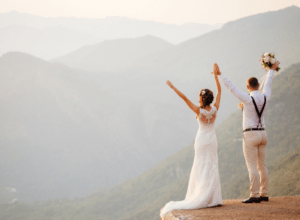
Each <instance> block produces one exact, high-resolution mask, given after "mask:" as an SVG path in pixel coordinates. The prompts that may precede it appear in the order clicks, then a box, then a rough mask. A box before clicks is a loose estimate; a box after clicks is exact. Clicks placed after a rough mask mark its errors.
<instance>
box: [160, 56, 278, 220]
mask: <svg viewBox="0 0 300 220" xmlns="http://www.w3.org/2000/svg"><path fill="white" fill-rule="evenodd" d="M278 64H279V62H278V63H277V64H274V65H273V66H272V67H271V69H270V71H269V72H268V75H267V78H266V79H265V84H264V87H263V92H262V93H260V91H259V82H258V80H257V79H256V78H255V77H251V78H249V79H248V80H247V89H248V91H249V93H250V95H249V94H246V93H244V92H242V91H240V90H239V89H238V88H236V87H235V85H234V84H233V83H232V82H230V81H228V80H227V79H226V77H225V76H224V74H222V73H221V72H220V70H219V67H218V65H217V64H214V66H213V72H212V73H213V75H214V78H215V81H216V86H217V94H216V99H215V102H214V104H213V105H211V104H212V102H213V99H214V95H213V92H212V91H210V90H209V89H202V90H201V91H200V94H199V103H200V106H197V105H195V104H193V103H192V102H191V101H190V100H189V99H188V98H187V97H186V96H185V95H184V94H183V93H181V92H180V91H179V90H178V89H177V88H175V87H174V86H173V85H172V83H171V82H170V81H167V85H168V86H170V87H171V89H173V90H174V91H175V92H176V93H177V94H178V95H179V96H180V97H181V98H182V99H183V100H184V101H185V102H186V104H187V105H188V106H189V107H190V109H191V110H192V111H193V112H195V113H196V118H197V121H198V124H199V130H198V133H197V136H196V140H195V144H194V149H195V156H194V163H193V167H192V170H191V174H190V179H189V184H188V190H187V193H186V197H185V199H184V200H183V201H176V202H174V201H171V202H169V203H167V204H166V205H165V206H164V208H163V209H162V210H161V212H160V217H161V219H162V220H164V217H165V215H166V214H167V213H168V212H170V211H172V210H175V209H198V208H207V207H213V206H220V205H222V204H223V202H222V194H221V185H220V177H219V170H218V154H217V147H218V143H217V138H216V133H215V127H214V123H215V120H216V117H217V112H218V109H219V106H220V100H221V85H220V82H219V78H218V77H219V76H220V77H221V79H222V81H223V83H224V85H225V86H226V87H227V89H229V91H230V92H231V93H232V94H233V95H234V96H235V97H237V98H238V99H239V100H240V101H241V102H242V104H243V129H244V130H243V151H244V156H245V160H246V164H247V168H248V172H249V178H250V198H248V199H246V200H243V201H242V202H243V203H253V202H255V203H260V202H261V201H268V200H269V199H268V171H267V167H266V163H265V148H266V145H267V133H266V131H265V128H264V116H265V112H266V109H267V107H268V103H269V101H270V97H271V84H272V80H273V78H274V70H276V69H277V68H278V66H277V65H278ZM259 176H260V177H259Z"/></svg>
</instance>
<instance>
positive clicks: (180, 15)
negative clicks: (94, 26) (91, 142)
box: [0, 0, 300, 24]
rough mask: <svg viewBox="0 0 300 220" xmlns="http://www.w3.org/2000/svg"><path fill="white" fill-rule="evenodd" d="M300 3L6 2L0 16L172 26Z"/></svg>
mask: <svg viewBox="0 0 300 220" xmlns="http://www.w3.org/2000/svg"><path fill="white" fill-rule="evenodd" d="M291 5H296V6H298V7H299V6H300V1H299V0H264V1H259V0H226V1H224V0H210V1H207V0H206V1H204V0H185V1H183V0H126V1H124V0H100V1H98V0H73V1H70V0H51V1H50V0H44V1H40V0H27V1H21V0H5V1H4V2H3V1H2V3H1V8H0V13H5V12H10V11H13V10H15V11H18V12H22V13H29V14H33V15H39V16H44V17H59V16H64V17H87V18H105V17H106V16H125V17H129V18H135V19H140V20H152V21H157V22H164V23H169V24H183V23H187V22H194V23H206V24H214V23H226V22H228V21H232V20H236V19H238V18H241V17H246V16H249V15H254V14H258V13H263V12H267V11H275V10H279V9H282V8H286V7H289V6H291Z"/></svg>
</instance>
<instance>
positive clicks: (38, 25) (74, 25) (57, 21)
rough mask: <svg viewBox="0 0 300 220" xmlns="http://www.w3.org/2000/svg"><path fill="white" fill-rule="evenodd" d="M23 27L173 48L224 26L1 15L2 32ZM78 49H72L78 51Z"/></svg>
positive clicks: (124, 18)
mask: <svg viewBox="0 0 300 220" xmlns="http://www.w3.org/2000/svg"><path fill="white" fill-rule="evenodd" d="M11 25H21V26H26V27H31V28H35V29H45V28H56V27H61V28H67V29H72V30H76V31H79V32H83V33H86V34H88V35H91V36H95V37H98V38H101V39H103V40H112V39H118V38H136V37H141V36H145V35H153V36H156V37H158V38H162V39H164V40H166V41H168V42H171V43H172V44H178V43H181V42H183V41H186V40H188V39H191V38H193V37H197V36H199V35H202V34H205V33H208V32H210V31H212V30H215V29H218V28H220V27H221V26H222V24H214V25H209V24H198V23H186V24H183V25H175V24H165V23H161V22H154V21H142V20H138V19H133V18H126V17H106V18H104V19H102V18H75V17H47V18H46V17H41V16H34V15H30V14H26V13H20V12H17V11H11V12H7V13H1V14H0V28H1V27H8V26H11ZM75 49H76V48H73V50H75Z"/></svg>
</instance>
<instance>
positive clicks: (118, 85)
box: [69, 6, 300, 124]
mask: <svg viewBox="0 0 300 220" xmlns="http://www.w3.org/2000/svg"><path fill="white" fill-rule="evenodd" d="M262 21H266V22H272V25H267V26H266V25H265V22H262ZM299 27H300V8H298V7H296V6H292V7H289V8H285V9H282V10H279V11H275V12H268V13H263V14H258V15H253V16H250V17H246V18H242V19H239V20H236V21H232V22H229V23H226V24H225V25H224V26H223V27H222V28H221V29H220V30H215V31H212V32H210V33H207V34H204V35H202V36H199V37H197V38H194V39H191V40H189V41H186V42H184V43H181V44H179V45H176V46H173V47H170V48H169V49H166V50H164V51H162V52H160V53H156V54H152V55H149V56H147V57H144V58H142V59H141V60H139V61H138V62H136V63H134V64H133V65H132V66H129V67H127V68H126V70H125V71H122V72H120V74H119V75H118V77H115V76H114V79H115V80H114V81H111V82H113V83H111V84H110V83H108V84H107V86H109V87H110V88H111V89H113V90H114V91H116V92H119V93H122V94H123V95H124V96H126V97H132V98H134V99H137V100H144V99H149V100H156V101H159V102H167V103H172V104H175V105H182V101H181V100H180V98H178V97H177V96H176V95H175V94H173V92H172V91H170V89H169V88H168V87H167V86H165V81H166V80H170V81H171V82H172V83H173V84H174V85H175V86H176V87H177V88H178V89H179V90H180V91H182V92H183V93H184V94H185V95H187V97H188V98H190V99H191V100H192V101H193V102H194V103H198V93H199V91H200V90H201V89H202V88H209V89H211V90H212V91H215V82H214V79H213V77H212V76H211V74H210V72H211V71H212V64H213V63H214V62H217V63H218V64H219V66H220V69H221V72H222V73H224V75H226V76H227V77H228V78H229V79H230V80H232V82H233V83H235V84H236V85H237V86H238V87H239V88H240V89H242V90H243V91H245V92H246V91H247V89H246V80H247V79H248V78H249V77H252V76H254V77H258V78H259V79H260V78H261V77H262V76H263V75H264V74H265V71H264V70H263V69H262V68H261V65H260V62H259V61H258V60H259V59H260V57H261V55H262V53H263V52H275V55H276V57H277V58H278V59H279V60H280V62H281V64H280V66H281V67H282V68H283V69H284V68H285V67H287V66H289V65H291V64H293V63H296V62H299V57H300V50H299V48H300V28H299ZM69 65H70V66H72V65H71V64H69ZM73 65H75V64H73ZM108 77H109V76H108ZM223 97H226V98H225V99H222V103H221V109H222V111H220V115H219V118H218V120H219V121H217V123H218V124H219V123H220V122H221V121H222V120H224V119H225V118H227V117H228V116H229V115H230V114H231V113H232V112H233V111H234V109H235V108H234V107H233V106H236V105H237V104H238V101H237V100H236V99H234V98H233V97H232V96H231V95H230V94H229V92H228V91H224V96H223Z"/></svg>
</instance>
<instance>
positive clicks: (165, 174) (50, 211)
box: [0, 63, 300, 220]
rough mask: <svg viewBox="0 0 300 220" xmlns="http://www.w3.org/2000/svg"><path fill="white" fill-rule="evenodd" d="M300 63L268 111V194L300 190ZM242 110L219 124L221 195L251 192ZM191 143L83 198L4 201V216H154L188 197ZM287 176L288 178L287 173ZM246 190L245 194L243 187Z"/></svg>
mask: <svg viewBox="0 0 300 220" xmlns="http://www.w3.org/2000/svg"><path fill="white" fill-rule="evenodd" d="M299 89H300V63H298V64H294V65H292V66H290V67H289V68H287V69H286V70H285V71H283V72H282V73H281V74H280V75H278V76H277V77H276V78H275V80H274V83H273V85H272V98H271V101H270V103H269V106H268V109H267V115H266V128H267V133H268V145H267V149H266V160H267V166H268V170H269V180H270V196H285V195H297V194H299V192H300V191H299V182H300V175H299V163H300V156H299V150H300V144H299V143H300V142H299V137H298V136H299V132H300V126H299V120H300V113H299V111H298V109H299V107H300V104H299V103H300V102H299V97H298V96H297V94H298V91H299ZM241 115H242V113H241V111H240V110H239V111H237V112H235V113H234V114H232V115H231V116H230V117H229V118H228V119H226V120H225V121H224V122H223V123H222V124H221V125H220V126H218V127H217V138H218V145H219V147H218V156H219V172H220V178H221V185H222V194H223V199H229V198H241V197H248V196H249V179H248V171H247V168H246V165H245V161H244V156H243V150H242V142H241V139H242V129H241V128H242V127H241V126H242V117H241ZM193 156H194V149H193V145H190V146H188V147H185V148H183V149H182V150H180V151H179V152H177V153H176V154H173V155H172V156H170V157H169V158H167V159H166V160H164V161H163V162H162V163H160V164H158V165H157V166H155V167H154V168H152V169H150V170H148V171H146V172H145V173H143V174H142V175H140V176H139V177H137V178H134V179H132V180H128V181H126V182H124V183H122V184H119V185H118V186H115V187H113V188H111V189H107V190H103V189H99V190H98V191H96V192H94V193H92V194H91V195H89V196H87V197H84V198H77V199H74V200H66V199H60V200H54V201H49V202H47V203H34V204H32V205H29V204H24V203H16V204H15V205H2V206H1V207H0V210H1V211H2V213H3V214H2V216H10V217H11V219H12V220H14V219H18V218H22V219H30V220H35V219H55V220H61V219H78V220H79V219H105V220H111V219H122V220H129V219H130V220H134V219H147V220H150V219H151V220H152V219H153V220H154V219H157V218H158V216H159V210H160V208H162V207H163V206H164V205H165V203H167V202H168V201H171V200H172V201H176V200H182V199H184V196H185V193H186V190H187V184H188V178H189V174H190V169H191V167H192V163H193ZM283 177H284V178H283ZM246 188H247V192H246V194H245V189H246Z"/></svg>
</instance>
